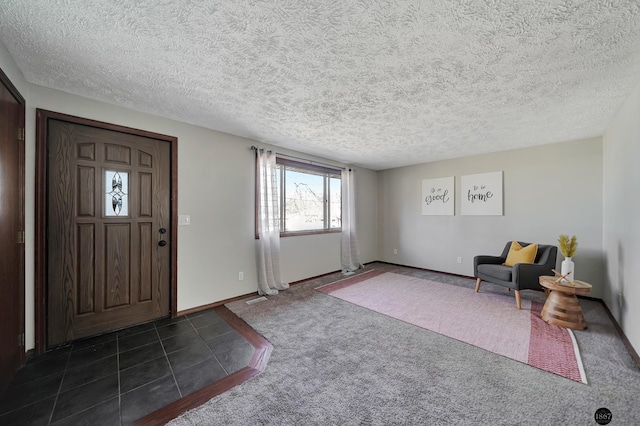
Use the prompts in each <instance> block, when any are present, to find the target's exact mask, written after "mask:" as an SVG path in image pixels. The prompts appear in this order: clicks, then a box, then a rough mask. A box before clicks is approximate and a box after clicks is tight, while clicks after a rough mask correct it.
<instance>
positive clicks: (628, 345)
mask: <svg viewBox="0 0 640 426" xmlns="http://www.w3.org/2000/svg"><path fill="white" fill-rule="evenodd" d="M371 263H384V264H387V265H393V266H402V267H404V268H412V269H417V270H420V271H427V272H435V273H438V274H444V275H450V276H454V277H460V278H469V279H475V278H474V277H470V276H467V275H461V274H454V273H451V272H442V271H436V270H433V269H427V268H419V267H417V266H407V265H401V264H399V263H391V262H383V261H381V260H378V261H374V262H368V263H367V265H368V264H371ZM540 291H542V290H540ZM577 297H578V298H579V299H585V300H591V301H594V302H600V303H601V304H602V306H603V307H604V310H605V311H606V312H607V315H608V316H609V319H611V322H612V323H613V326H614V328H615V329H616V332H617V333H618V335H619V336H620V339H621V340H622V342H623V343H624V345H625V347H626V348H627V350H628V351H629V355H631V358H633V361H634V362H635V363H636V365H637V366H638V368H640V356H638V352H636V350H635V348H634V347H633V345H631V342H630V341H629V338H628V337H627V335H626V334H624V331H623V330H622V327H620V324H618V320H616V318H615V317H614V316H613V314H612V313H611V311H610V310H609V307H608V306H607V304H606V303H605V302H604V300H602V299H598V298H595V297H591V296H583V295H577Z"/></svg>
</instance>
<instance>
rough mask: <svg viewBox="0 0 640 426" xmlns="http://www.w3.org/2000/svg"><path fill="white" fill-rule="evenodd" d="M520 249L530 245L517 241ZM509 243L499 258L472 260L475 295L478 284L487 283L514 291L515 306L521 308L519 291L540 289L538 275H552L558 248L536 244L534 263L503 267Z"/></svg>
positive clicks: (490, 257)
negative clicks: (536, 250)
mask: <svg viewBox="0 0 640 426" xmlns="http://www.w3.org/2000/svg"><path fill="white" fill-rule="evenodd" d="M518 243H520V245H521V246H522V247H526V246H528V245H529V244H531V243H523V242H521V241H518ZM510 247H511V242H508V243H507V245H506V246H505V247H504V250H502V254H501V255H500V256H476V257H475V258H474V259H473V273H474V276H475V277H476V278H477V279H478V280H477V281H476V293H477V292H478V291H479V290H480V283H481V282H482V281H487V282H490V283H493V284H498V285H501V286H503V287H507V288H508V289H513V290H515V294H516V305H517V306H518V309H520V308H521V306H522V303H521V299H520V290H526V289H540V288H541V286H540V282H539V277H540V275H553V271H552V269H553V268H555V267H556V256H557V255H558V248H557V247H556V246H548V245H541V244H538V252H537V254H536V258H535V260H534V263H516V264H515V265H513V266H504V265H503V263H504V262H505V260H506V259H507V254H508V253H509V248H510Z"/></svg>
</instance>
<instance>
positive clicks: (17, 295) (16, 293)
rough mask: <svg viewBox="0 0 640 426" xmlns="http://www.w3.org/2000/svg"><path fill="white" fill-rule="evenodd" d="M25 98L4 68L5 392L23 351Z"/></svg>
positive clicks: (1, 251) (0, 275)
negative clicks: (7, 75) (6, 74)
mask: <svg viewBox="0 0 640 426" xmlns="http://www.w3.org/2000/svg"><path fill="white" fill-rule="evenodd" d="M23 332H24V99H23V98H22V96H20V94H19V93H18V92H17V90H16V89H15V87H13V85H12V84H11V82H10V81H9V79H8V78H7V77H6V76H5V74H4V73H3V72H2V71H0V394H2V391H3V390H4V389H5V387H6V386H7V384H8V383H9V381H10V380H11V378H12V377H13V374H14V373H15V372H16V371H17V370H18V367H19V366H20V364H21V362H22V360H23V357H24V334H23Z"/></svg>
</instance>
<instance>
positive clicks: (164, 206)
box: [47, 119, 171, 347]
mask: <svg viewBox="0 0 640 426" xmlns="http://www.w3.org/2000/svg"><path fill="white" fill-rule="evenodd" d="M47 135H48V136H47V206H48V210H47V284H48V289H47V346H49V347H51V346H55V345H59V344H61V343H64V342H68V341H71V340H75V339H78V338H82V337H87V336H92V335H97V334H101V333H104V332H107V331H111V330H116V329H119V328H123V327H127V326H130V325H133V324H138V323H142V322H145V321H149V320H152V319H155V318H160V317H163V316H167V315H168V314H169V306H170V248H169V242H170V241H171V239H170V232H171V226H170V221H171V218H170V196H171V191H170V185H171V170H170V161H171V158H170V157H171V156H170V152H171V150H170V144H169V143H167V142H166V141H161V140H157V139H153V138H149V137H143V136H138V135H132V134H127V133H121V132H118V131H114V130H107V129H103V128H97V127H92V126H88V125H83V124H76V123H71V122H66V121H62V120H54V119H50V120H49V121H48V131H47Z"/></svg>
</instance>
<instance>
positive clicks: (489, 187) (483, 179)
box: [460, 172, 503, 216]
mask: <svg viewBox="0 0 640 426" xmlns="http://www.w3.org/2000/svg"><path fill="white" fill-rule="evenodd" d="M460 201H461V204H460V206H461V213H462V214H463V215H467V216H502V214H503V213H502V211H503V209H502V172H493V173H481V174H477V175H466V176H462V177H461V178H460Z"/></svg>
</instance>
